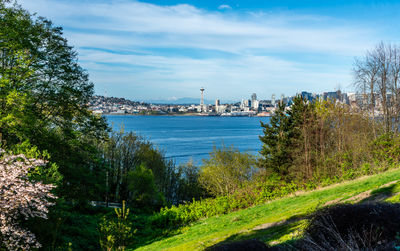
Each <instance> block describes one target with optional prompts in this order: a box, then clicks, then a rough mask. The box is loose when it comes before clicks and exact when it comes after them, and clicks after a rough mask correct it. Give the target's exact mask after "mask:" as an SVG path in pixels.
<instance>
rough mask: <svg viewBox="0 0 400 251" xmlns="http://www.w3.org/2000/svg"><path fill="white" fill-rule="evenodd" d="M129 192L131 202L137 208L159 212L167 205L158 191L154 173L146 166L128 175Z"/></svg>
mask: <svg viewBox="0 0 400 251" xmlns="http://www.w3.org/2000/svg"><path fill="white" fill-rule="evenodd" d="M127 183H128V191H129V197H128V202H130V203H131V204H132V205H133V206H135V207H136V208H149V209H152V210H157V209H159V208H161V206H163V205H164V204H165V200H164V197H163V196H162V194H161V193H160V192H158V191H157V188H156V185H155V183H154V175H153V172H152V171H151V170H150V169H148V168H146V166H145V165H144V164H141V165H140V166H138V167H136V168H135V170H133V171H130V172H129V173H128V181H127Z"/></svg>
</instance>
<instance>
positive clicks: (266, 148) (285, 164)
mask: <svg viewBox="0 0 400 251" xmlns="http://www.w3.org/2000/svg"><path fill="white" fill-rule="evenodd" d="M285 108H286V105H285V104H284V103H283V102H281V103H279V105H278V109H277V110H276V111H275V113H274V115H273V116H272V117H271V119H270V122H269V123H262V122H261V126H262V127H263V133H264V135H263V136H260V140H261V142H262V143H263V146H262V149H261V151H260V153H261V155H262V158H261V159H260V160H259V165H260V166H261V167H263V168H265V169H267V171H270V172H273V173H276V174H279V175H280V176H281V177H286V176H287V175H288V174H289V167H290V166H291V164H292V161H293V160H292V154H291V152H292V146H293V145H292V138H293V133H294V131H293V123H292V120H291V119H290V117H288V115H287V114H286V111H285Z"/></svg>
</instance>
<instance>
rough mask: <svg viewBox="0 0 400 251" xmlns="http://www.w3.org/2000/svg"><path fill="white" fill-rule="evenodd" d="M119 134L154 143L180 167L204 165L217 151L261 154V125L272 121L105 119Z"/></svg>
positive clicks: (121, 117) (175, 118)
mask: <svg viewBox="0 0 400 251" xmlns="http://www.w3.org/2000/svg"><path fill="white" fill-rule="evenodd" d="M104 116H105V117H106V118H107V121H108V123H109V124H110V126H111V127H112V128H113V130H115V131H119V130H120V129H121V128H123V129H124V131H125V132H134V133H135V134H137V135H140V136H142V137H144V138H145V139H147V140H149V141H151V142H152V143H153V144H154V146H155V147H156V148H158V149H159V150H161V151H163V153H164V155H165V157H166V158H168V159H172V160H173V161H175V163H176V164H177V165H180V164H184V163H186V162H188V161H190V160H193V161H194V163H195V164H196V165H201V164H202V161H203V159H207V158H209V156H210V155H209V154H210V152H212V151H213V148H214V147H216V148H221V147H223V146H226V147H231V146H232V147H235V148H237V149H238V150H240V151H241V152H248V153H251V154H258V153H259V151H260V150H261V146H262V143H261V141H260V139H259V136H260V135H262V133H263V132H262V127H261V123H260V121H262V122H264V123H268V122H269V119H270V118H269V117H217V116H134V115H104Z"/></svg>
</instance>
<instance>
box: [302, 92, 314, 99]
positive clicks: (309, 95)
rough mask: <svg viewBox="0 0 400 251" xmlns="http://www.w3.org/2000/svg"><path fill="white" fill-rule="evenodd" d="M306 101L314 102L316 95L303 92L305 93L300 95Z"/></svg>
mask: <svg viewBox="0 0 400 251" xmlns="http://www.w3.org/2000/svg"><path fill="white" fill-rule="evenodd" d="M300 95H301V96H302V97H303V98H304V99H305V100H308V101H313V100H314V95H313V94H312V93H310V92H305V91H303V92H301V94H300Z"/></svg>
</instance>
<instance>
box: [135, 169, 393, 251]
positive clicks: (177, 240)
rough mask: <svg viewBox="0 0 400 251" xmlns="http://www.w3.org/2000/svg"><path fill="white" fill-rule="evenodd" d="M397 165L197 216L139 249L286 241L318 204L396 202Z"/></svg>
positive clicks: (292, 236) (200, 248)
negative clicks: (229, 210)
mask: <svg viewBox="0 0 400 251" xmlns="http://www.w3.org/2000/svg"><path fill="white" fill-rule="evenodd" d="M399 178H400V169H394V170H390V171H387V172H385V173H381V174H377V175H373V176H365V177H361V178H359V179H356V180H352V181H348V182H344V183H341V184H336V185H332V186H329V187H325V188H321V189H318V190H315V191H311V192H304V193H296V194H295V195H292V196H290V197H286V198H282V199H277V200H274V201H271V202H269V203H266V204H263V205H259V206H255V207H252V208H248V209H245V210H240V211H237V212H233V213H230V214H227V215H222V216H216V217H211V218H208V219H204V220H200V221H198V222H196V223H194V224H192V225H190V226H188V227H186V228H184V229H182V230H181V233H180V234H178V235H175V236H173V237H169V238H166V239H163V240H160V241H157V242H154V243H151V244H149V245H147V246H142V247H141V248H139V249H138V250H202V249H204V248H206V247H209V246H212V245H214V244H216V243H221V242H230V241H234V240H242V239H253V238H257V239H259V240H261V241H263V242H265V243H267V244H269V245H286V244H287V243H290V240H292V239H295V238H296V236H299V234H300V233H301V229H302V226H304V224H305V222H306V220H305V217H306V215H308V214H309V213H311V212H313V211H314V210H315V209H317V208H321V207H324V206H327V205H331V204H336V203H341V202H350V203H368V202H375V201H388V202H398V201H399V200H400V181H398V180H399Z"/></svg>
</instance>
